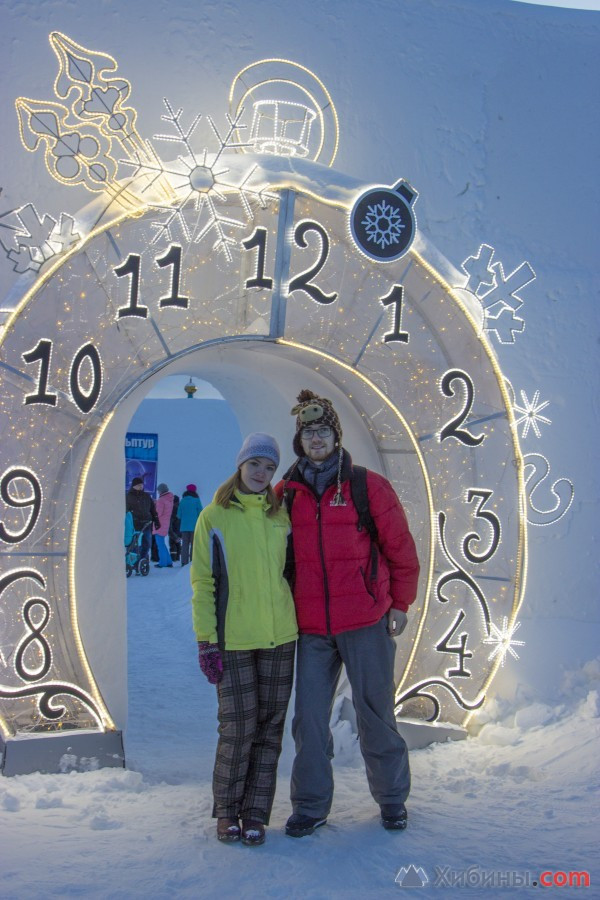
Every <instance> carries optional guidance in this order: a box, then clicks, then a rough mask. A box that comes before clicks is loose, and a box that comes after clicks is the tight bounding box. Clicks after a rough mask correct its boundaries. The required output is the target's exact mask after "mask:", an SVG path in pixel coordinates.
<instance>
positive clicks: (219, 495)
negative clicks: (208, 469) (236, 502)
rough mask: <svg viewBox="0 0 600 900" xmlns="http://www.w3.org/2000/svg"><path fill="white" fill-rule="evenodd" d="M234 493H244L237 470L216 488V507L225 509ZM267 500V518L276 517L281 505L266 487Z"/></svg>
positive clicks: (270, 489)
mask: <svg viewBox="0 0 600 900" xmlns="http://www.w3.org/2000/svg"><path fill="white" fill-rule="evenodd" d="M236 491H240V493H244V488H243V485H242V476H241V474H240V470H239V469H237V470H236V472H235V473H234V474H233V475H232V476H231V478H228V479H227V481H224V482H223V484H222V485H221V486H220V487H219V488H217V492H216V494H215V503H216V504H217V505H218V506H223V507H224V508H225V509H227V508H228V507H229V505H230V503H231V501H232V499H233V495H234V494H235V492H236ZM266 494H267V500H268V502H269V509H268V510H267V515H268V516H276V515H277V513H278V512H279V510H280V508H281V503H280V502H279V497H278V496H277V494H276V493H275V491H274V490H273V488H272V487H271V485H269V486H268V488H267V491H266Z"/></svg>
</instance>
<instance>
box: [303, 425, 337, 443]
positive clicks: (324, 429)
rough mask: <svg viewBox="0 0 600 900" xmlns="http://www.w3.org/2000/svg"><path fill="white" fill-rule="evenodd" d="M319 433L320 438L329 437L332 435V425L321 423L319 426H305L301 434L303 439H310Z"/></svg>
mask: <svg viewBox="0 0 600 900" xmlns="http://www.w3.org/2000/svg"><path fill="white" fill-rule="evenodd" d="M315 434H318V435H319V437H320V438H328V437H330V436H331V425H319V427H318V428H303V429H302V431H301V432H300V436H301V438H302V440H303V441H310V440H312V438H313V437H314V436H315Z"/></svg>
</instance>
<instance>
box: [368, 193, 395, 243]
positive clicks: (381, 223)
mask: <svg viewBox="0 0 600 900" xmlns="http://www.w3.org/2000/svg"><path fill="white" fill-rule="evenodd" d="M361 225H364V226H365V231H366V232H367V234H368V239H369V240H370V241H373V242H374V243H375V244H380V245H381V246H382V247H388V246H389V245H390V244H398V243H399V241H400V233H401V231H403V229H404V228H405V227H406V225H405V224H404V223H403V222H402V211H401V210H400V209H398V207H395V206H392V205H391V203H386V202H385V200H382V201H381V203H375V204H374V205H373V206H369V207H368V211H367V214H366V216H365V218H364V219H363V220H362V222H361Z"/></svg>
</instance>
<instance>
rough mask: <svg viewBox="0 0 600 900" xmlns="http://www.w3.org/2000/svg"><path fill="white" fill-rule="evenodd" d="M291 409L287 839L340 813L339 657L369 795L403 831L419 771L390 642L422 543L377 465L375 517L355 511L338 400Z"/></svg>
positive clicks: (371, 478)
mask: <svg viewBox="0 0 600 900" xmlns="http://www.w3.org/2000/svg"><path fill="white" fill-rule="evenodd" d="M292 415H295V416H296V434H295V436H294V441H293V447H294V451H295V453H296V455H297V457H298V459H297V460H296V462H295V463H294V465H293V466H292V467H291V469H290V470H289V471H288V472H287V473H286V474H285V476H284V480H283V481H282V482H280V484H279V485H278V486H277V490H278V494H279V495H280V496H284V498H285V500H286V503H287V506H288V509H289V511H290V516H291V520H292V537H293V553H294V566H293V572H294V574H293V587H294V601H295V604H296V614H297V618H298V629H299V632H300V637H299V640H298V657H297V673H296V708H295V715H294V720H293V724H292V734H293V737H294V740H295V743H296V758H295V760H294V765H293V769H292V783H291V799H292V807H293V815H292V816H291V817H290V818H289V819H288V822H287V824H286V834H288V835H290V836H291V837H303V836H304V835H308V834H312V832H313V831H314V830H315V828H318V827H319V826H320V825H324V824H325V823H326V821H327V816H328V815H329V811H330V809H331V803H332V799H333V770H332V766H331V759H332V758H333V738H332V735H331V731H330V728H329V719H330V716H331V710H332V706H333V699H334V694H335V690H336V687H337V683H338V680H339V676H340V671H341V667H342V663H344V664H345V666H346V672H347V675H348V680H349V682H350V685H351V687H352V699H353V703H354V708H355V710H356V719H357V724H358V734H359V738H360V748H361V752H362V755H363V759H364V761H365V767H366V772H367V780H368V783H369V788H370V791H371V794H372V795H373V798H374V799H375V801H376V802H377V803H378V804H379V807H380V810H381V822H382V825H383V826H384V828H387V829H395V830H400V829H403V828H405V827H406V823H407V814H406V807H405V804H404V801H405V800H406V797H407V796H408V792H409V789H410V771H409V764H408V750H407V747H406V744H405V742H404V740H403V738H402V737H401V736H400V734H399V733H398V730H397V728H396V718H395V714H394V691H395V687H394V655H395V650H396V645H395V641H394V640H393V637H394V636H398V635H400V634H402V631H403V630H404V627H405V625H406V621H407V615H406V610H407V609H408V607H409V605H410V604H411V603H412V602H413V600H414V599H415V595H416V590H417V580H418V575H419V562H418V559H417V555H416V550H415V544H414V541H413V538H412V536H411V534H410V531H409V527H408V523H407V520H406V516H405V514H404V510H403V509H402V506H401V505H400V502H399V500H398V498H397V496H396V494H395V492H394V489H393V487H392V486H391V484H390V483H389V481H387V480H386V479H385V478H383V477H382V476H381V475H378V474H377V473H375V472H371V471H368V470H366V494H367V498H368V501H367V502H368V512H367V519H368V518H370V519H371V521H370V522H368V524H367V527H364V525H363V522H365V518H364V511H361V510H360V509H357V496H358V490H357V488H356V486H355V485H356V484H357V481H358V473H357V472H355V473H354V474H353V465H352V460H351V458H350V455H349V454H348V452H347V451H346V450H344V449H343V447H342V428H341V425H340V421H339V418H338V416H337V413H336V412H335V410H334V408H333V406H332V404H331V401H330V400H327V399H326V398H324V397H318V396H317V395H316V394H314V393H312V391H308V390H304V391H301V393H300V394H299V395H298V404H297V405H296V406H295V407H294V408H293V409H292ZM364 473H365V470H363V476H364ZM363 484H364V481H363ZM360 505H361V504H360V503H359V504H358V506H360ZM365 505H366V504H365ZM359 513H360V516H359ZM359 524H360V528H359ZM373 524H374V526H375V528H373Z"/></svg>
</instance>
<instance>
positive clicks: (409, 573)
mask: <svg viewBox="0 0 600 900" xmlns="http://www.w3.org/2000/svg"><path fill="white" fill-rule="evenodd" d="M344 456H345V458H344V466H343V469H342V479H343V480H342V493H343V496H344V500H345V501H346V505H345V506H331V505H330V503H331V500H332V499H333V497H334V495H335V492H336V485H335V484H333V485H330V487H328V488H327V490H326V491H325V493H324V494H323V496H322V497H321V499H320V500H318V499H317V496H316V494H315V493H314V492H313V490H312V488H311V487H310V485H308V484H307V483H306V482H305V481H304V479H303V478H302V476H301V474H300V473H299V472H298V471H297V470H295V471H294V472H293V473H292V474H293V477H292V478H291V479H290V480H289V481H285V478H284V481H281V482H280V483H279V484H278V485H277V487H276V491H277V494H278V496H279V497H281V496H282V495H283V489H284V486H285V487H286V488H287V489H288V490H292V491H294V500H293V504H292V540H293V546H294V560H295V583H294V601H295V603H296V615H297V618H298V628H299V630H300V631H301V632H304V633H305V634H339V632H341V631H353V630H354V629H357V628H364V627H365V626H367V625H374V624H375V622H377V621H379V619H381V617H382V616H383V615H384V614H385V613H386V612H387V611H388V610H389V609H390V608H391V607H392V606H393V607H394V608H395V609H401V610H404V611H406V610H407V609H408V607H409V605H410V604H411V603H412V602H413V600H414V599H415V596H416V591H417V580H418V577H419V561H418V559H417V553H416V549H415V543H414V541H413V538H412V535H411V533H410V531H409V527H408V522H407V520H406V516H405V514H404V510H403V509H402V506H401V504H400V501H399V500H398V497H397V496H396V493H395V491H394V489H393V487H392V485H391V484H390V483H389V481H387V479H386V478H383V476H381V475H378V474H377V473H375V472H371V471H368V472H367V493H368V496H369V509H370V511H371V516H372V517H373V519H374V521H375V524H376V526H377V533H378V545H379V553H378V554H376V558H375V560H372V556H371V539H370V537H369V534H368V532H367V531H366V529H363V530H362V531H359V530H358V527H357V525H358V513H357V511H356V509H355V507H354V505H353V503H352V497H351V491H350V481H349V477H350V471H351V465H352V463H351V460H350V457H349V455H348V454H347V453H345V455H344Z"/></svg>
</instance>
